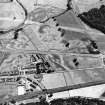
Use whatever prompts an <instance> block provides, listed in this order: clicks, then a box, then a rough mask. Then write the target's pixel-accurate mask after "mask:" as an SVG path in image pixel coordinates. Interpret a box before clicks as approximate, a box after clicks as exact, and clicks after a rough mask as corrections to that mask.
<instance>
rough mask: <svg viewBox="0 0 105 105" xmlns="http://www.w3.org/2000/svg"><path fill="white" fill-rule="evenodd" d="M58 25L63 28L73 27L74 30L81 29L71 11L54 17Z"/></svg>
mask: <svg viewBox="0 0 105 105" xmlns="http://www.w3.org/2000/svg"><path fill="white" fill-rule="evenodd" d="M56 19H57V21H58V23H60V24H59V25H60V26H64V27H74V28H82V29H83V26H82V25H81V23H80V21H79V19H77V17H76V16H75V15H74V14H73V12H72V11H68V12H65V13H64V14H62V15H60V16H58V17H56Z"/></svg>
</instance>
